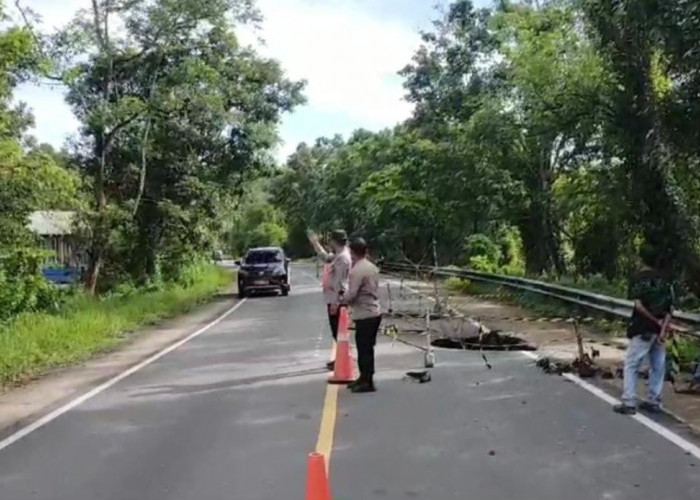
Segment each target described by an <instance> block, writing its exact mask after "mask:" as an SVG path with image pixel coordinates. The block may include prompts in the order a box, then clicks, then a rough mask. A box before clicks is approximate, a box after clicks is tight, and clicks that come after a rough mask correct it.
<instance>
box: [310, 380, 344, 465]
mask: <svg viewBox="0 0 700 500" xmlns="http://www.w3.org/2000/svg"><path fill="white" fill-rule="evenodd" d="M339 387H340V386H339V385H335V384H328V386H327V387H326V397H325V399H324V401H323V413H322V414H321V428H320V429H319V431H318V441H316V452H317V453H320V454H321V455H323V456H324V458H325V459H326V474H328V473H329V471H330V463H331V451H333V434H334V431H335V421H336V415H337V412H338V411H337V410H338V389H339Z"/></svg>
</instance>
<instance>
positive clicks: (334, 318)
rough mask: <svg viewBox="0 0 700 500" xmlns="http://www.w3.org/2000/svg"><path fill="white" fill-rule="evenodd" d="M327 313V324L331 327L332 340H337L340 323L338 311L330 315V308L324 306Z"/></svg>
mask: <svg viewBox="0 0 700 500" xmlns="http://www.w3.org/2000/svg"><path fill="white" fill-rule="evenodd" d="M326 310H327V311H328V323H329V324H330V325H331V335H333V340H335V341H337V340H338V323H339V322H340V309H338V313H337V314H331V306H330V304H328V305H327V306H326Z"/></svg>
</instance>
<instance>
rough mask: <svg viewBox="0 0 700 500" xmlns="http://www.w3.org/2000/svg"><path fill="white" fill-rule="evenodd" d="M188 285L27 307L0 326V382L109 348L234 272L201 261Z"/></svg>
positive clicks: (220, 285)
mask: <svg viewBox="0 0 700 500" xmlns="http://www.w3.org/2000/svg"><path fill="white" fill-rule="evenodd" d="M188 278H189V280H188V285H187V286H184V285H181V284H165V285H163V286H162V287H160V288H151V289H147V290H138V289H130V290H128V291H126V292H122V293H118V294H112V295H110V296H107V297H103V298H101V299H95V298H90V297H87V296H84V295H77V296H75V297H71V298H70V299H68V301H67V302H66V303H65V304H64V306H63V307H61V309H60V311H59V312H58V313H56V314H47V313H26V314H22V315H20V316H17V317H16V318H14V319H13V320H12V321H11V322H9V323H7V324H5V325H2V326H0V386H7V385H11V384H16V383H19V382H22V381H24V380H26V379H28V378H31V377H33V376H36V375H38V374H40V373H42V372H44V371H46V370H48V369H50V368H54V367H57V366H62V365H66V364H70V363H75V362H78V361H82V360H85V359H88V358H89V357H91V356H93V355H94V354H96V353H99V352H102V351H105V350H108V349H110V348H113V347H114V346H115V345H117V344H118V343H119V342H121V341H123V340H124V339H125V338H126V336H127V334H128V333H129V332H132V331H134V330H136V329H138V328H139V327H143V326H145V325H149V324H154V323H156V322H158V321H160V320H163V319H165V318H170V317H173V316H176V315H178V314H182V313H185V312H187V311H189V310H191V309H192V308H193V307H195V306H197V305H198V304H201V303H203V302H205V301H207V300H208V299H210V298H211V297H212V296H213V295H215V294H216V293H218V292H220V291H222V290H224V289H225V288H226V287H227V286H228V285H230V283H231V282H232V275H231V273H230V272H227V271H225V270H223V269H221V268H218V267H216V266H203V267H201V268H199V269H198V270H197V271H196V273H192V274H191V275H190V276H188Z"/></svg>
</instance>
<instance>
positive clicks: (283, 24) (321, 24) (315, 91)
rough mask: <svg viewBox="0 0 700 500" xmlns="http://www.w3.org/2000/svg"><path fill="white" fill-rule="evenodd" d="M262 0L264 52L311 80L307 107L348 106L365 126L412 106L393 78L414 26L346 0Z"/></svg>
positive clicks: (413, 39) (400, 115)
mask: <svg viewBox="0 0 700 500" xmlns="http://www.w3.org/2000/svg"><path fill="white" fill-rule="evenodd" d="M260 6H261V8H262V10H263V14H264V15H265V18H266V20H265V23H264V31H263V37H264V38H265V39H266V41H267V47H266V48H265V49H264V53H265V54H266V55H269V56H272V57H275V58H277V59H279V60H280V62H281V63H282V66H283V67H284V68H285V69H286V70H287V72H288V73H289V75H290V76H291V77H293V78H305V79H307V80H308V87H307V95H308V98H309V106H310V107H313V108H318V109H321V110H323V111H325V112H341V113H344V114H347V116H348V117H349V118H352V119H354V120H356V121H357V122H358V126H361V125H364V126H368V127H377V126H380V127H381V126H386V125H391V124H393V123H395V122H397V121H399V120H402V119H404V118H406V116H407V115H408V114H409V113H410V110H411V107H410V106H409V104H408V103H406V102H404V101H403V100H402V96H403V90H402V88H401V85H400V81H398V80H397V78H396V72H397V71H398V70H399V69H401V68H402V67H403V66H404V65H405V64H406V63H407V62H408V61H409V60H410V57H411V55H412V54H413V52H414V50H415V48H416V47H417V45H418V43H419V39H418V35H417V34H416V33H413V32H412V31H411V30H410V29H409V28H407V27H404V26H402V25H400V24H397V23H395V22H385V21H382V20H380V19H377V18H373V17H371V16H370V15H369V14H368V13H367V12H365V11H362V10H360V9H357V8H353V7H352V5H351V4H350V3H349V2H347V1H343V2H340V1H333V0H330V1H328V0H327V1H325V2H323V3H320V2H319V3H315V4H314V3H312V2H310V1H309V0H284V1H283V2H282V1H280V0H262V1H261V2H260ZM329 132H330V131H329Z"/></svg>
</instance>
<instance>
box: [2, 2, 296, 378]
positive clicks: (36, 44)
mask: <svg viewBox="0 0 700 500" xmlns="http://www.w3.org/2000/svg"><path fill="white" fill-rule="evenodd" d="M30 7H31V6H30V5H29V2H24V1H22V0H20V1H18V2H6V1H5V0H0V385H6V384H8V383H14V382H18V381H21V380H23V379H25V378H26V377H30V376H33V375H35V374H37V373H40V372H41V371H43V370H45V369H47V368H50V367H54V366H60V365H63V364H65V363H69V362H73V361H77V360H82V359H86V358H87V357H88V356H90V355H91V354H93V353H96V352H100V351H102V350H104V349H108V348H110V347H111V346H114V345H115V344H116V343H118V342H119V341H120V340H122V339H123V338H124V336H125V335H126V334H127V333H128V332H129V331H132V330H134V329H136V328H138V327H140V326H143V325H146V324H150V323H153V322H154V321H158V320H160V319H163V318H166V317H170V316H173V315H175V314H179V313H182V312H185V311H187V310H189V309H190V308H191V307H193V306H194V305H196V304H199V303H201V302H202V301H204V300H206V299H207V298H210V297H211V296H212V295H213V294H215V293H216V292H218V291H221V290H222V289H224V288H225V287H226V286H228V285H229V284H230V283H231V277H230V276H229V274H228V273H226V272H225V271H222V270H220V269H218V268H216V267H214V266H213V265H211V264H208V262H210V261H211V258H212V255H213V252H214V250H219V249H221V250H223V252H224V253H225V254H228V253H231V252H232V251H234V250H236V249H240V248H242V247H243V246H244V245H247V244H253V243H255V244H268V243H278V244H281V243H283V242H284V240H285V239H286V230H285V228H284V227H283V226H280V225H275V221H276V219H278V218H280V216H279V211H278V210H277V209H275V208H274V207H272V206H271V205H269V204H268V205H267V206H265V200H266V198H267V197H269V196H268V195H267V194H265V193H264V192H263V190H262V189H261V188H260V187H259V186H261V185H263V184H261V183H264V181H261V179H263V178H264V177H266V176H269V175H270V174H271V173H272V172H274V167H275V159H274V156H273V153H274V151H273V148H274V146H275V145H276V144H277V143H278V142H279V138H278V134H277V128H278V124H279V122H280V119H281V116H282V114H283V113H285V112H289V111H291V110H293V109H294V108H295V107H296V106H297V105H299V104H301V103H302V102H303V100H304V98H303V95H302V91H303V87H304V84H303V82H297V81H292V80H290V79H288V78H287V77H286V75H285V73H284V71H283V69H282V68H281V67H280V65H279V64H278V63H277V62H276V61H274V60H271V59H268V58H266V57H263V56H261V55H260V54H259V53H257V52H256V50H255V49H254V48H252V47H249V46H246V45H244V44H242V43H241V42H240V41H239V39H238V37H237V32H239V30H241V29H251V28H252V27H253V26H254V25H255V24H256V23H258V22H259V20H260V13H259V12H258V11H257V9H256V8H255V6H254V3H253V2H250V1H248V0H229V1H225V2H221V1H217V0H203V1H200V2H194V3H193V2H191V1H189V0H137V1H129V2H121V1H114V0H97V1H95V2H92V3H89V2H88V4H87V5H86V7H87V8H86V9H83V10H80V11H76V12H75V15H74V19H73V21H72V22H70V23H69V24H68V25H66V26H63V27H61V28H60V29H59V30H58V31H56V32H54V31H51V32H48V31H47V32H44V31H42V28H41V24H40V23H39V20H38V18H37V17H36V16H35V15H34V14H33V13H32V11H31V8H30ZM30 81H31V82H35V83H37V84H39V85H46V86H51V87H52V88H57V89H58V90H62V91H63V92H64V93H65V96H66V102H67V104H68V105H69V106H70V108H71V109H72V111H73V113H74V115H75V117H76V118H77V120H78V121H79V122H80V128H79V129H78V130H77V131H76V133H75V135H74V136H73V137H71V138H70V140H67V141H66V143H65V145H64V146H63V148H61V149H60V150H57V149H56V148H54V147H52V146H50V145H47V144H42V143H40V142H39V141H37V140H36V139H35V138H34V137H32V135H31V126H32V122H33V118H32V114H31V109H29V108H28V107H27V106H25V105H24V104H22V103H17V102H16V101H15V100H14V99H13V97H14V96H13V93H14V91H15V90H16V87H17V86H18V85H20V84H22V83H25V82H30ZM253 191H255V192H258V193H262V194H261V196H259V197H255V196H254V195H252V194H251V193H252V192H253ZM36 211H51V212H55V211H63V212H66V211H68V212H71V213H72V214H73V215H74V220H73V223H72V227H71V228H70V229H71V230H70V234H69V235H68V236H66V238H68V237H70V240H71V244H73V251H72V252H71V253H70V254H69V255H64V256H63V257H62V258H63V259H65V260H64V261H63V262H54V263H53V265H56V266H58V267H66V266H71V267H77V266H80V267H81V268H82V273H83V276H82V281H81V282H80V283H77V284H76V285H75V286H72V287H70V288H69V289H67V290H64V289H58V288H57V287H55V286H53V285H52V284H51V283H49V282H47V280H46V279H45V278H44V277H43V275H42V271H43V270H44V269H45V268H46V267H47V265H48V262H49V261H51V260H53V261H55V260H56V259H57V258H58V252H55V251H52V250H47V248H51V245H49V244H47V243H46V242H43V241H41V239H40V237H39V236H38V235H37V234H34V233H33V232H32V231H31V230H30V226H29V221H30V216H31V214H32V213H34V212H36Z"/></svg>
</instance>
